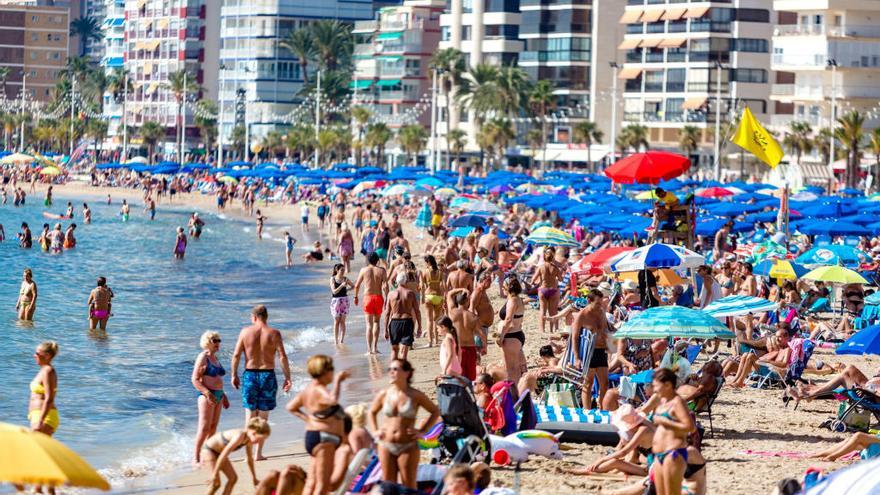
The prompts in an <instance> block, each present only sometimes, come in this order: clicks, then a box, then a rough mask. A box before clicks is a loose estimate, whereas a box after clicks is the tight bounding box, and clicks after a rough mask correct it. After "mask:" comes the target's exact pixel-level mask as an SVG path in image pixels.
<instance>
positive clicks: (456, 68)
mask: <svg viewBox="0 0 880 495" xmlns="http://www.w3.org/2000/svg"><path fill="white" fill-rule="evenodd" d="M431 67H432V68H433V69H435V70H437V71H438V72H439V73H440V81H439V82H440V86H441V88H440V89H441V92H442V94H443V101H444V102H445V103H446V161H447V166H449V165H450V164H449V163H448V162H449V152H450V149H451V143H450V142H449V141H450V140H449V137H450V136H449V134H450V132H451V131H452V129H451V128H450V121H451V115H452V99H453V98H452V94H453V93H454V91H455V87H456V86H458V84H459V82H460V81H461V75H462V74H464V72H465V70H467V63H466V62H465V60H464V53H462V52H461V50H457V49H455V48H444V49H443V50H437V51H436V52H434V55H433V56H432V57H431Z"/></svg>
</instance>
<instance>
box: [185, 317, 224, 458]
mask: <svg viewBox="0 0 880 495" xmlns="http://www.w3.org/2000/svg"><path fill="white" fill-rule="evenodd" d="M220 342H221V339H220V334H219V333H217V332H210V331H208V332H205V333H203V334H202V338H201V339H200V340H199V345H201V347H202V349H203V351H202V352H201V353H199V355H198V357H196V363H195V365H194V366H193V372H192V384H193V387H195V388H196V390H198V392H199V397H198V407H199V427H198V431H197V432H196V451H195V457H194V458H193V462H194V463H195V464H199V463H201V462H202V458H201V453H202V444H204V443H205V439H206V438H208V437H210V436H212V435H213V434H214V433H217V425H218V424H219V423H220V412H221V411H222V410H223V408H224V407H225V408H227V409H228V408H229V399H227V398H226V394H224V393H223V377H224V376H225V375H226V370H225V369H223V365H222V364H220V360H219V359H217V352H219V351H220Z"/></svg>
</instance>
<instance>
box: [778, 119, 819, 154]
mask: <svg viewBox="0 0 880 495" xmlns="http://www.w3.org/2000/svg"><path fill="white" fill-rule="evenodd" d="M788 128H789V131H788V132H786V133H785V137H784V138H782V144H783V145H784V146H785V147H786V148H788V149H789V151H790V152H791V153H793V154H794V155H795V157H796V158H797V164H798V165H800V164H801V156H803V154H804V153H809V152H811V151H813V139H812V138H811V137H810V135H811V134H813V128H812V127H810V124H808V123H806V122H797V121H794V122H790V123H789V124H788Z"/></svg>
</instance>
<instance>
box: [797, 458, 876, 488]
mask: <svg viewBox="0 0 880 495" xmlns="http://www.w3.org/2000/svg"><path fill="white" fill-rule="evenodd" d="M803 493H804V495H820V494H824V495H838V494H839V495H843V494H846V495H873V494H876V493H880V458H878V459H873V460H865V461H861V462H857V463H855V464H853V465H851V466H849V467H847V468H844V469H841V470H839V471H835V472H834V473H831V475H829V476H828V477H827V478H825V479H824V480H822V481H820V482H819V483H817V484H815V485H813V486H812V487H810V489H809V490H806V491H804V492H803Z"/></svg>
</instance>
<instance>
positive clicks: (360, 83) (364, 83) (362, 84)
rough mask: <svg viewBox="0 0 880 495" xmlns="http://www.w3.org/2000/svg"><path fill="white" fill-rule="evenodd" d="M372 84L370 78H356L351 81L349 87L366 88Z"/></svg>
mask: <svg viewBox="0 0 880 495" xmlns="http://www.w3.org/2000/svg"><path fill="white" fill-rule="evenodd" d="M372 85H373V80H372V79H358V80H356V81H352V82H351V84H350V85H349V87H351V88H354V89H367V88H369V87H370V86H372Z"/></svg>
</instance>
